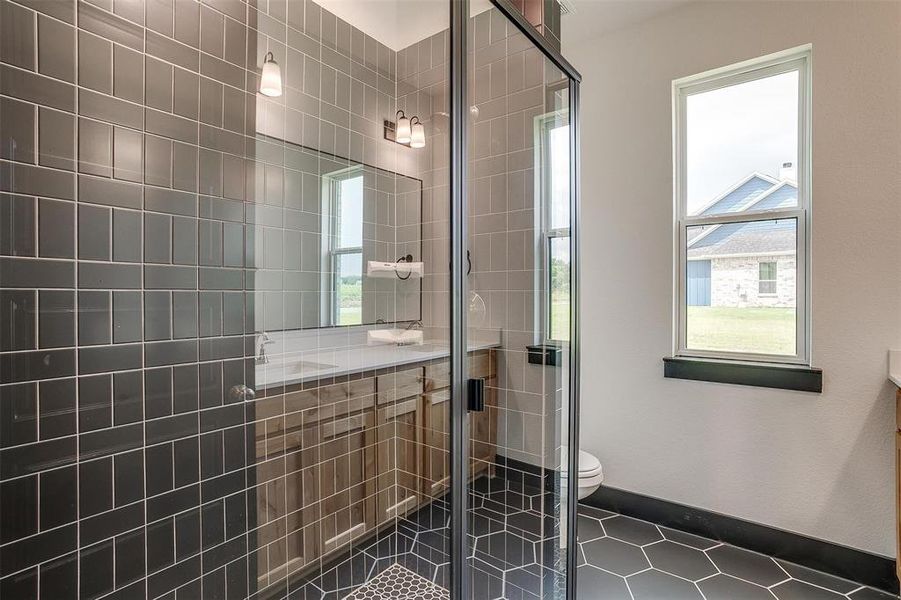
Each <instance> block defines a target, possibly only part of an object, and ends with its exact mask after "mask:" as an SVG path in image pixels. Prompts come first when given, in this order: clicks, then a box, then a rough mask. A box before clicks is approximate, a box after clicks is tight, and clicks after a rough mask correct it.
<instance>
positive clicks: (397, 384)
mask: <svg viewBox="0 0 901 600" xmlns="http://www.w3.org/2000/svg"><path fill="white" fill-rule="evenodd" d="M376 389H377V396H378V403H379V404H386V403H388V402H394V401H396V400H400V399H401V398H409V397H410V396H418V395H419V394H421V393H422V368H421V367H420V368H416V369H407V370H406V371H398V372H396V373H387V374H385V375H379V376H378V377H376Z"/></svg>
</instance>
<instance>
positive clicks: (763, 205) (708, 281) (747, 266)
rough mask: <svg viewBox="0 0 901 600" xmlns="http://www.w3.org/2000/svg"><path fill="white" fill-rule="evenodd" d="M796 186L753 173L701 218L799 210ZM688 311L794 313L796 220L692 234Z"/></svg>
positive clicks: (720, 227)
mask: <svg viewBox="0 0 901 600" xmlns="http://www.w3.org/2000/svg"><path fill="white" fill-rule="evenodd" d="M797 202H798V188H797V183H796V182H795V181H794V180H793V179H789V178H787V177H782V178H779V179H776V178H773V177H769V176H767V175H763V174H760V173H753V174H751V175H749V176H748V177H746V178H745V179H743V180H742V181H739V182H738V183H737V184H736V185H734V186H733V187H732V188H731V189H730V190H728V191H726V192H725V193H724V194H722V195H721V196H719V197H718V198H716V199H715V200H713V201H712V202H711V203H710V204H709V205H708V206H707V207H705V208H704V209H702V210H700V211H699V212H698V214H699V215H712V214H724V213H737V212H744V211H748V210H761V209H773V208H784V207H791V206H796V205H797ZM688 238H689V239H688V267H687V274H686V275H687V280H688V282H687V283H688V285H687V294H688V305H689V306H712V307H794V306H795V300H796V286H795V283H796V276H795V270H796V251H797V235H796V223H795V221H794V220H793V219H782V220H776V221H757V222H751V223H729V224H721V225H712V226H706V227H695V228H690V229H689V234H688Z"/></svg>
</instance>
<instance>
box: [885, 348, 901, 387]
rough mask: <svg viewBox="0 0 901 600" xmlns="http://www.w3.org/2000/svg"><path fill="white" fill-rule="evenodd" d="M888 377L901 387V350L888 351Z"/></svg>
mask: <svg viewBox="0 0 901 600" xmlns="http://www.w3.org/2000/svg"><path fill="white" fill-rule="evenodd" d="M888 378H889V379H890V380H891V381H892V383H894V384H895V385H897V386H898V387H899V388H901V350H889V351H888Z"/></svg>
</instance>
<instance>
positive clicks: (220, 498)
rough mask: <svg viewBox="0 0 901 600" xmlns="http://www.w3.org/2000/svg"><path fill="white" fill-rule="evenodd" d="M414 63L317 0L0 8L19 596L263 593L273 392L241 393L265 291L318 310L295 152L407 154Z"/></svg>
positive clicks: (5, 456)
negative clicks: (258, 463) (397, 127)
mask: <svg viewBox="0 0 901 600" xmlns="http://www.w3.org/2000/svg"><path fill="white" fill-rule="evenodd" d="M267 50H270V51H272V52H273V53H274V54H275V56H276V58H277V60H278V61H279V63H280V64H281V66H282V73H283V76H284V83H285V94H284V96H283V97H282V98H280V99H277V100H265V101H264V100H263V99H262V98H261V97H260V96H259V95H257V94H256V93H255V90H256V86H257V83H256V77H257V70H258V66H259V65H260V64H261V62H262V57H263V55H264V54H265V52H266V51H267ZM394 58H395V56H394V53H393V52H392V51H391V50H389V49H388V48H387V47H385V46H383V45H381V44H379V43H378V42H377V41H375V40H373V39H372V38H369V37H366V36H365V35H363V34H362V32H360V31H358V30H356V29H354V28H352V27H351V26H349V25H348V24H347V23H344V22H343V21H340V20H339V19H336V18H335V17H334V16H333V15H331V14H330V13H327V12H326V11H323V10H321V9H320V8H319V7H318V5H316V4H315V3H313V2H310V1H309V0H306V1H301V0H290V1H287V2H286V1H281V2H279V1H276V0H271V1H269V2H261V3H259V4H257V3H254V4H247V3H245V2H243V1H242V0H207V1H205V2H203V3H198V2H195V1H193V0H146V3H145V2H144V1H142V0H97V1H96V2H91V3H89V2H84V1H78V2H76V1H75V0H18V1H15V2H13V1H11V0H2V1H0V61H2V64H0V192H2V195H0V290H2V291H0V530H2V534H0V596H2V597H3V598H4V599H6V598H16V599H18V598H34V597H37V596H38V595H40V596H41V597H42V598H54V599H55V598H75V597H79V598H100V597H109V598H112V597H120V598H129V599H131V598H144V597H147V598H156V597H160V596H165V597H170V598H171V597H174V598H200V597H203V598H228V599H229V600H231V599H233V598H243V597H246V596H248V595H250V594H253V593H254V592H255V591H256V590H257V586H258V584H257V573H258V571H257V567H256V565H255V561H256V560H257V556H258V554H259V552H260V550H259V549H258V548H257V547H256V544H257V540H258V537H257V532H256V530H255V528H256V527H257V525H258V509H257V493H258V492H257V490H256V488H255V487H254V485H255V483H256V478H257V468H256V467H255V466H254V461H255V456H256V454H255V452H254V440H255V434H256V430H257V428H258V427H259V426H258V425H255V424H254V421H255V419H256V418H257V417H256V414H257V405H256V403H255V402H251V401H246V402H244V401H243V400H244V398H242V397H241V396H240V395H235V394H234V393H232V390H234V388H235V386H239V385H242V384H244V385H247V386H248V387H251V388H252V387H253V386H254V364H253V358H252V357H253V354H254V348H253V345H254V344H253V332H254V331H255V330H258V329H260V323H258V322H257V320H258V319H260V318H261V317H260V311H259V309H258V307H257V304H258V303H260V302H261V297H262V296H261V295H260V293H259V292H260V290H263V289H265V290H266V291H267V292H269V295H267V296H265V300H262V302H265V303H266V306H267V307H268V308H266V309H264V311H263V314H264V317H262V318H265V319H266V320H267V321H269V323H268V324H270V325H273V326H274V327H276V328H278V327H279V326H280V327H284V328H290V327H291V326H293V325H295V324H296V323H301V324H302V323H304V322H305V321H304V317H303V312H302V310H303V302H302V301H301V303H300V306H301V313H300V314H299V315H296V314H294V313H291V314H289V312H288V311H289V307H296V303H295V302H294V301H293V300H294V298H293V297H291V296H290V294H293V293H295V292H297V291H298V288H296V287H294V288H292V287H290V286H291V285H297V283H296V282H297V281H299V280H302V279H303V277H304V276H305V275H307V274H308V273H309V272H310V268H312V266H310V267H309V268H308V267H307V265H308V263H304V261H303V255H304V248H311V247H315V246H316V244H317V243H318V239H319V238H318V235H319V234H320V232H318V231H316V230H315V228H314V227H312V226H310V227H309V228H306V229H305V228H304V226H302V225H296V224H298V223H304V222H306V221H305V219H307V221H309V217H310V213H314V212H315V211H313V210H306V208H309V207H310V205H309V204H308V201H310V200H313V199H318V195H317V194H318V191H316V189H315V186H312V187H305V184H306V185H309V184H308V181H309V178H308V177H306V175H310V174H312V173H311V172H310V171H305V170H304V168H303V160H305V159H306V158H308V155H307V153H305V151H303V150H300V149H298V148H297V147H296V144H302V145H304V146H306V147H308V148H314V149H315V148H319V149H322V150H324V151H328V152H334V153H336V154H341V155H343V156H346V157H348V158H350V159H352V160H356V161H365V162H367V163H370V164H373V165H375V166H378V167H381V168H386V169H389V170H395V171H397V170H405V169H404V168H403V165H404V164H405V161H408V160H409V159H407V158H405V154H404V153H405V152H407V151H406V150H405V149H400V148H399V147H398V146H396V145H395V144H391V143H389V142H385V141H383V140H381V139H380V138H381V121H382V119H383V118H390V117H392V116H393V114H394V106H393V94H394V83H393V82H394V64H395V61H394ZM282 131H283V132H284V133H281V132H282ZM260 133H261V134H264V135H266V136H268V137H266V138H263V137H261V136H259V135H258V134H260ZM298 136H299V137H298ZM283 140H286V141H283ZM398 165H400V166H398ZM305 207H306V208H305ZM305 213H307V214H305ZM263 227H267V228H271V229H272V230H273V231H274V232H278V231H281V233H275V234H274V235H269V234H270V232H269V231H266V232H265V233H263V234H260V232H261V231H262V228H263ZM298 254H299V255H300V257H301V259H300V261H299V263H297V262H294V261H296V259H297V255H298ZM289 261H290V262H289ZM290 265H297V267H299V268H293V267H292V266H290ZM316 268H317V269H318V266H317V267H316ZM288 282H295V283H294V284H289V283H288ZM279 294H282V295H283V296H282V298H281V301H280V302H279V299H278V298H277V296H278V295H279ZM267 310H268V311H269V312H268V313H266V311H267ZM278 311H281V315H278V314H277V313H278ZM273 313H276V314H275V316H272V315H273ZM292 315H293V316H292ZM307 318H308V319H309V318H310V317H307ZM270 319H271V320H270ZM292 319H297V320H296V321H292ZM279 324H280V325H279ZM330 383H333V382H330ZM271 405H272V403H271V402H270V403H269V404H268V405H267V410H270V411H271ZM282 406H284V405H282ZM281 410H284V408H282V409H281ZM266 416H267V418H271V417H273V415H272V414H271V412H267V414H266ZM275 416H276V417H277V416H278V415H275ZM276 541H277V540H276ZM265 551H266V549H265V548H264V549H262V552H264V553H265Z"/></svg>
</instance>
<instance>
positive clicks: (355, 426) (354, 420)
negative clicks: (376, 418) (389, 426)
mask: <svg viewBox="0 0 901 600" xmlns="http://www.w3.org/2000/svg"><path fill="white" fill-rule="evenodd" d="M372 424H373V423H372V413H371V412H369V411H367V412H363V413H360V414H358V415H352V416H350V417H344V418H343V419H336V420H334V421H329V422H327V423H323V424H322V437H323V438H324V439H329V438H333V437H336V436H339V435H342V434H345V433H350V432H352V431H358V430H361V429H365V428H367V427H372Z"/></svg>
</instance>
